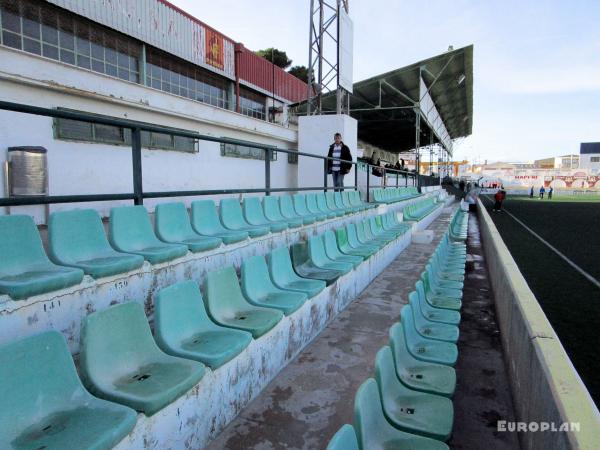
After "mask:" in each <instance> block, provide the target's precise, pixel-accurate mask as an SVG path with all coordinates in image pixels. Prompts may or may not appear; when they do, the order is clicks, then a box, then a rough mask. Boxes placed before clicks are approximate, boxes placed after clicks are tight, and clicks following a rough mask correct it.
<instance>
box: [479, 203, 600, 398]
mask: <svg viewBox="0 0 600 450" xmlns="http://www.w3.org/2000/svg"><path fill="white" fill-rule="evenodd" d="M481 199H482V203H483V204H484V206H485V207H486V209H487V211H488V212H489V214H490V216H491V217H492V219H493V221H494V223H495V225H496V227H497V228H498V231H499V232H500V234H501V236H502V239H504V242H505V243H506V246H507V247H508V249H509V251H510V252H511V254H512V256H513V258H514V259H515V261H516V263H517V265H518V266H519V270H520V271H521V273H522V274H523V276H524V277H525V279H526V280H527V283H528V284H529V287H530V288H531V290H532V291H533V293H534V294H535V296H536V298H537V299H538V301H539V303H540V305H541V307H542V309H543V310H544V312H545V314H546V316H547V317H548V320H549V321H550V323H551V324H552V327H553V328H554V330H555V331H556V334H557V335H558V337H559V339H560V341H561V342H562V344H563V346H564V347H565V350H566V351H567V353H568V354H569V357H570V358H571V361H572V362H573V364H574V365H575V368H576V369H577V371H578V372H579V375H580V376H581V378H582V379H583V382H584V383H585V385H586V386H587V388H588V390H589V391H590V394H591V395H592V397H593V398H594V401H595V402H596V404H600V377H599V376H598V373H599V372H600V202H598V201H593V200H595V199H591V198H590V199H589V200H592V201H581V200H580V199H579V198H578V199H577V200H578V201H573V202H570V201H568V199H566V198H563V199H561V200H560V201H554V199H553V200H552V201H548V200H547V199H544V200H539V199H529V198H524V197H512V198H511V197H510V196H509V197H508V198H507V199H506V201H505V202H504V205H503V209H505V211H502V212H493V211H492V207H493V197H492V196H484V195H482V196H481Z"/></svg>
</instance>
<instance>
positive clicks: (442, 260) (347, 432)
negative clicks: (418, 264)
mask: <svg viewBox="0 0 600 450" xmlns="http://www.w3.org/2000/svg"><path fill="white" fill-rule="evenodd" d="M457 220H460V219H457ZM453 222H454V218H453V221H452V222H451V225H450V227H449V229H452V228H453V227H454V225H453ZM461 231H466V227H464V228H461ZM465 260H466V247H465V245H464V243H457V242H453V241H452V240H450V239H449V232H447V233H445V235H444V236H443V238H442V240H441V242H440V244H439V245H438V246H437V248H436V250H435V251H434V254H433V255H432V257H431V258H430V260H429V263H428V264H427V265H426V268H425V271H424V272H423V274H422V277H421V280H419V281H417V283H416V290H415V291H414V292H411V293H410V294H409V303H408V305H405V306H404V307H403V308H402V311H401V314H400V321H399V322H397V323H396V324H394V325H393V326H392V328H391V329H390V341H389V346H384V347H383V348H381V349H380V350H379V352H378V353H377V356H376V360H375V379H372V378H370V379H368V380H367V381H365V382H364V383H363V384H362V385H361V386H360V388H359V389H358V391H357V393H356V397H355V402H354V426H352V425H343V426H342V427H341V428H340V430H339V431H338V432H337V433H336V434H335V435H334V436H333V438H332V439H331V441H330V442H329V445H328V447H327V449H328V450H339V449H344V450H347V449H356V450H358V449H363V450H366V449H371V448H400V449H403V448H406V449H408V448H410V449H438V448H439V449H447V448H448V446H447V445H446V444H445V443H444V442H445V441H447V440H448V439H449V438H450V435H451V432H452V425H453V422H454V409H453V405H452V401H451V399H450V397H451V396H452V395H453V394H454V391H455V387H456V372H455V370H454V368H453V366H454V365H455V363H456V360H457V357H458V349H457V347H456V342H457V341H458V337H459V330H458V325H459V323H460V312H459V310H460V306H461V305H460V299H461V298H462V288H463V284H462V283H463V281H464V266H465Z"/></svg>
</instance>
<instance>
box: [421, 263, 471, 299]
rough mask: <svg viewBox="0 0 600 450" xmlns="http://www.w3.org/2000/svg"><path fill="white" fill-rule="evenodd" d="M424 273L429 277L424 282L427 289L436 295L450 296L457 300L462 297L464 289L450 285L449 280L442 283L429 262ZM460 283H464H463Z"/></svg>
mask: <svg viewBox="0 0 600 450" xmlns="http://www.w3.org/2000/svg"><path fill="white" fill-rule="evenodd" d="M423 275H424V276H425V277H426V278H427V283H424V284H425V289H426V291H430V292H431V293H432V294H434V295H436V296H441V297H448V298H453V299H456V300H460V299H461V298H462V289H458V288H454V287H449V286H448V282H447V281H445V282H443V283H444V284H442V282H441V281H439V280H438V279H437V277H436V276H435V274H434V273H433V271H432V269H431V266H430V265H429V264H425V270H424V271H423ZM460 284H461V285H462V283H460Z"/></svg>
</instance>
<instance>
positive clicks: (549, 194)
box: [548, 186, 554, 200]
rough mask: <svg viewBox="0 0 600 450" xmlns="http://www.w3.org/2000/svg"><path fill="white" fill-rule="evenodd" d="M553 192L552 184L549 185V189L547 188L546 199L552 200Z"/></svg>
mask: <svg viewBox="0 0 600 450" xmlns="http://www.w3.org/2000/svg"><path fill="white" fill-rule="evenodd" d="M553 192H554V188H553V187H552V186H550V189H548V200H552V193H553Z"/></svg>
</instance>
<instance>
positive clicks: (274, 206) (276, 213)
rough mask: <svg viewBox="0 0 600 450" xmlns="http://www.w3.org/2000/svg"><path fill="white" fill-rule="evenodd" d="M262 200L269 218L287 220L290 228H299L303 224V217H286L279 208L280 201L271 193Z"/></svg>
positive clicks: (280, 220)
mask: <svg viewBox="0 0 600 450" xmlns="http://www.w3.org/2000/svg"><path fill="white" fill-rule="evenodd" d="M262 202H263V210H264V212H265V217H266V218H267V219H268V220H272V221H275V222H285V223H287V225H288V227H290V228H298V227H301V226H302V224H303V221H302V219H300V218H298V219H286V218H285V217H283V216H282V215H281V209H280V208H279V201H278V200H277V197H274V196H272V195H269V196H267V197H263V201H262Z"/></svg>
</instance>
